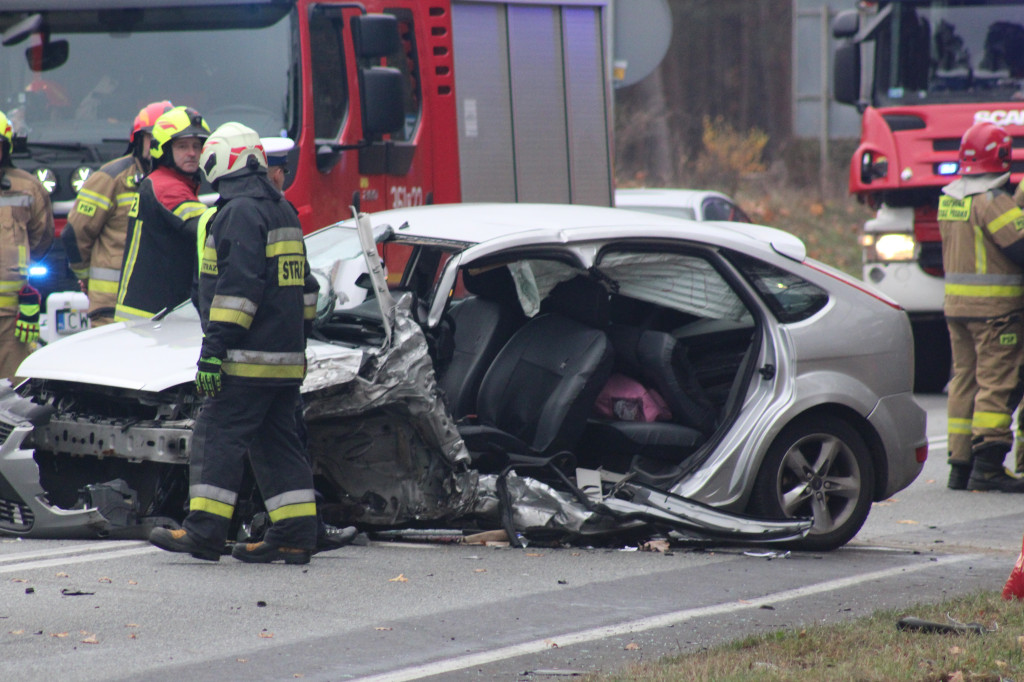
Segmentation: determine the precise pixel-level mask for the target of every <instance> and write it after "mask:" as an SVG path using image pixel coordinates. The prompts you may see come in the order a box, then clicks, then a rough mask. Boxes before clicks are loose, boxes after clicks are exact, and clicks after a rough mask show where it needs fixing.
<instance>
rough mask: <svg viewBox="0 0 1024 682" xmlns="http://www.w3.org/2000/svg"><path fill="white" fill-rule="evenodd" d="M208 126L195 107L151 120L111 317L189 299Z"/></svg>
mask: <svg viewBox="0 0 1024 682" xmlns="http://www.w3.org/2000/svg"><path fill="white" fill-rule="evenodd" d="M209 136H210V128H209V126H207V125H206V121H204V120H203V117H202V116H200V114H199V112H198V111H196V110H195V109H192V108H189V107H174V108H173V109H171V110H170V111H168V112H166V113H164V114H162V115H161V116H160V117H159V118H157V119H156V121H155V122H154V123H153V143H152V147H151V149H150V155H151V156H152V159H153V172H151V173H150V174H149V175H147V176H146V178H145V179H144V180H143V181H142V183H141V184H140V185H139V193H138V196H137V197H136V200H135V203H134V204H133V205H132V207H131V208H130V209H129V211H128V241H127V247H126V248H125V252H124V259H123V261H122V264H121V282H120V284H119V286H118V291H117V307H116V311H115V314H114V318H115V319H116V320H118V321H121V320H137V319H149V318H151V317H153V316H154V315H156V314H157V313H158V312H160V311H161V310H164V309H170V308H174V307H175V306H177V305H178V304H179V303H182V302H183V301H187V300H188V299H189V295H190V293H191V289H192V278H193V276H194V275H195V239H196V225H197V224H198V222H199V217H200V216H201V215H202V214H203V211H205V210H206V206H205V205H204V204H203V203H202V202H201V201H199V197H198V195H197V194H196V192H198V190H199V183H200V176H199V155H200V152H201V151H202V147H203V142H205V141H206V138H208V137H209Z"/></svg>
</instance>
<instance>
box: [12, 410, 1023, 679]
mask: <svg viewBox="0 0 1024 682" xmlns="http://www.w3.org/2000/svg"><path fill="white" fill-rule="evenodd" d="M919 399H920V400H921V402H922V404H923V405H924V406H925V407H926V408H927V409H928V413H929V434H930V436H931V438H932V440H933V447H932V449H931V452H930V456H929V460H928V463H927V464H926V467H925V470H924V472H923V473H922V475H921V476H920V477H919V478H918V480H917V481H915V483H914V484H913V485H912V486H911V487H910V488H908V489H907V490H905V491H903V492H901V493H899V494H898V495H897V496H896V497H895V498H893V499H891V500H887V501H885V502H881V503H878V504H876V505H875V508H874V509H873V510H872V513H871V516H870V517H869V519H868V522H867V524H866V525H865V527H864V529H863V530H862V531H861V533H860V534H859V535H858V536H857V537H856V538H855V539H854V541H853V542H851V543H850V544H849V545H848V546H847V547H844V548H842V549H840V550H838V551H835V552H830V553H824V554H810V553H792V554H789V555H788V556H786V555H782V554H778V553H776V554H767V555H765V553H763V552H761V551H759V550H752V551H751V550H744V549H743V548H729V549H716V550H700V549H683V550H680V549H676V550H673V551H672V552H669V553H662V552H641V551H636V550H635V548H621V549H611V550H609V549H582V548H575V549H555V550H552V549H547V548H543V549H540V548H537V549H530V548H527V549H526V550H517V549H508V548H493V547H483V546H462V545H440V544H411V543H407V544H397V543H371V544H370V545H368V546H358V547H347V548H344V549H342V550H338V551H335V552H331V553H326V554H321V555H318V556H317V557H314V559H313V561H312V562H311V563H310V564H309V565H308V566H284V565H271V566H260V565H247V564H242V563H240V562H237V561H234V560H232V559H230V558H225V559H223V560H221V561H220V562H219V563H208V562H201V561H197V560H193V559H191V558H190V557H187V556H184V555H174V554H168V553H166V552H162V551H160V550H157V549H155V548H152V547H150V546H149V545H148V544H146V543H142V542H135V541H122V542H106V541H91V542H70V541H16V540H4V541H0V660H2V661H3V663H2V671H3V672H2V673H0V677H2V678H3V679H5V680H17V681H22V680H28V681H33V680H72V679H73V680H83V681H85V680H104V681H106V680H119V679H124V680H128V679H147V680H190V681H191V680H218V681H223V680H225V679H239V678H243V677H244V678H246V679H254V680H277V679H280V680H285V679H289V680H292V679H304V680H330V681H334V680H361V681H366V680H374V681H381V682H384V681H388V682H397V681H399V680H468V679H495V680H555V679H559V678H561V677H563V676H564V675H567V674H571V673H572V672H573V671H580V672H590V671H597V670H613V669H615V668H617V667H619V666H623V665H625V664H627V663H630V662H634V661H641V660H652V659H655V658H658V657H660V656H663V655H666V654H676V653H681V652H687V651H695V650H698V649H700V648H702V647H706V646H709V645H713V644H716V643H720V642H724V641H728V640H730V639H734V638H736V637H739V636H742V635H744V634H749V633H756V632H763V631H770V630H776V629H780V628H799V627H805V626H808V625H813V624H818V623H832V622H838V621H840V620H843V619H848V618H851V617H855V616H859V615H866V614H868V613H871V612H872V611H874V610H876V609H879V608H899V609H906V612H907V613H909V614H913V605H914V604H916V603H919V602H922V601H933V600H938V599H942V598H945V597H947V596H951V595H956V594H961V593H966V592H971V591H975V590H978V589H999V588H1001V587H1002V584H1003V582H1004V581H1005V580H1006V576H1007V575H1008V574H1009V571H1010V569H1011V568H1012V566H1013V563H1014V561H1015V560H1016V557H1017V555H1018V553H1019V551H1020V546H1021V538H1022V534H1024V514H1022V512H1024V495H1019V496H1015V495H1003V494H1000V493H969V492H954V491H949V490H947V489H946V487H945V481H946V474H947V470H946V465H945V462H944V460H945V435H944V432H945V415H944V408H945V400H944V398H943V396H920V398H919Z"/></svg>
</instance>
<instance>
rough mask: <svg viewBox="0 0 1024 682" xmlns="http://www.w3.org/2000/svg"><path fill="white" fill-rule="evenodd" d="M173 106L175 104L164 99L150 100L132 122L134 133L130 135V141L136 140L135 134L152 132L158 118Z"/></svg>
mask: <svg viewBox="0 0 1024 682" xmlns="http://www.w3.org/2000/svg"><path fill="white" fill-rule="evenodd" d="M173 108H174V105H173V104H171V103H170V102H168V101H167V100H164V101H162V102H150V103H149V104H147V105H146V106H144V107H142V108H141V109H139V113H138V115H137V116H136V117H135V121H134V122H133V123H132V134H131V135H129V136H128V142H129V143H133V142H135V136H136V135H138V134H139V133H152V132H153V124H154V123H156V120H157V119H158V118H160V116H162V115H163V114H166V113H167V112H168V111H170V110H171V109H173Z"/></svg>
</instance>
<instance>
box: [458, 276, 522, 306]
mask: <svg viewBox="0 0 1024 682" xmlns="http://www.w3.org/2000/svg"><path fill="white" fill-rule="evenodd" d="M462 283H463V285H465V287H466V291H468V292H469V293H471V294H474V295H476V296H479V297H480V298H486V299H487V300H489V301H494V302H495V303H500V304H502V305H506V306H509V307H511V308H513V309H515V310H522V309H523V306H522V304H521V303H520V302H519V293H518V292H517V291H516V283H515V281H514V280H513V279H512V273H511V272H509V269H508V267H506V266H504V265H498V266H495V267H493V268H486V269H479V270H476V269H473V268H467V269H466V270H464V271H463V273H462Z"/></svg>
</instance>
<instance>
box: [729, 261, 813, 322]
mask: <svg viewBox="0 0 1024 682" xmlns="http://www.w3.org/2000/svg"><path fill="white" fill-rule="evenodd" d="M728 258H729V260H730V261H731V262H732V263H733V265H735V266H736V267H737V268H739V270H740V271H741V272H742V273H743V275H744V277H746V278H747V280H748V281H749V282H750V283H751V284H753V285H754V288H755V289H757V293H758V294H759V295H760V296H761V299H762V300H764V302H765V304H767V306H768V307H769V309H771V311H772V313H773V314H774V315H775V317H776V318H777V319H778V320H779V322H799V321H801V320H806V319H807V318H809V317H811V316H812V315H814V314H815V313H816V312H818V311H819V310H821V309H822V308H824V307H825V304H827V303H828V292H827V291H825V290H824V289H822V288H821V287H819V286H817V285H815V284H811V283H810V282H808V281H807V280H805V279H803V278H802V277H800V276H798V275H795V274H793V273H792V272H789V271H788V270H783V269H782V268H779V267H776V266H774V265H772V264H770V263H765V262H764V261H762V260H758V259H757V258H753V257H751V256H748V255H746V254H742V253H737V252H735V251H732V252H729V254H728Z"/></svg>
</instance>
